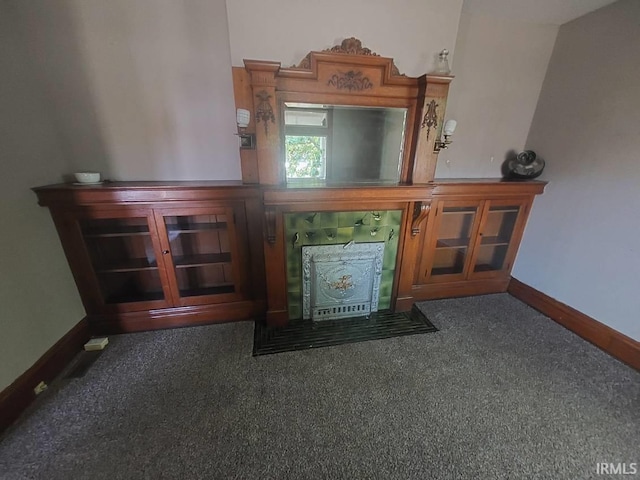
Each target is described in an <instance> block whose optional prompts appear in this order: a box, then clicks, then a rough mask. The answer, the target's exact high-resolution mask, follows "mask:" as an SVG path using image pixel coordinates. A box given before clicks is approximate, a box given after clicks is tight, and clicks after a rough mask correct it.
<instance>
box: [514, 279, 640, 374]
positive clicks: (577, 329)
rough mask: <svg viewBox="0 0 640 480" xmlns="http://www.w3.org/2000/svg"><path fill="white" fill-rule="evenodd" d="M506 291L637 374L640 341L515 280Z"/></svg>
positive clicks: (639, 360)
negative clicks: (629, 367)
mask: <svg viewBox="0 0 640 480" xmlns="http://www.w3.org/2000/svg"><path fill="white" fill-rule="evenodd" d="M507 291H508V292H509V293H510V294H511V295H513V296H514V297H516V298H517V299H518V300H521V301H522V302H524V303H526V304H527V305H529V306H531V307H533V308H535V309H536V310H538V311H539V312H542V313H544V314H545V315H547V316H548V317H549V318H551V319H552V320H554V321H556V322H557V323H559V324H560V325H562V326H563V327H565V328H567V329H569V330H571V331H572V332H573V333H575V334H576V335H579V336H580V337H582V338H584V339H585V340H587V341H588V342H590V343H592V344H594V345H595V346H596V347H598V348H600V349H601V350H604V351H605V352H607V353H608V354H609V355H611V356H612V357H615V358H617V359H618V360H620V361H621V362H624V363H626V364H627V365H629V366H631V367H633V368H635V369H636V370H639V371H640V342H637V341H636V340H634V339H632V338H630V337H627V336H626V335H624V334H622V333H620V332H618V331H617V330H614V329H613V328H611V327H608V326H607V325H605V324H604V323H600V322H599V321H597V320H596V319H594V318H591V317H590V316H588V315H585V314H584V313H582V312H580V311H578V310H576V309H575V308H572V307H570V306H568V305H565V304H564V303H562V302H559V301H558V300H556V299H554V298H551V297H550V296H548V295H545V294H544V293H542V292H540V291H538V290H536V289H535V288H533V287H530V286H529V285H527V284H525V283H522V282H521V281H519V280H516V279H515V278H511V281H510V282H509V289H508V290H507Z"/></svg>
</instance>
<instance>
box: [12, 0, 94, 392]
mask: <svg viewBox="0 0 640 480" xmlns="http://www.w3.org/2000/svg"><path fill="white" fill-rule="evenodd" d="M24 6H25V2H21V1H18V0H16V1H3V2H0V65H2V81H0V146H1V147H0V165H1V166H2V175H0V218H2V228H0V306H1V307H0V391H1V390H2V389H4V388H5V387H6V386H8V385H9V384H10V383H12V382H13V381H14V380H15V379H16V378H17V377H18V376H19V375H21V374H22V373H23V372H24V371H25V370H27V369H28V368H29V367H31V365H33V363H34V362H35V361H36V360H37V359H38V358H39V357H40V356H41V355H42V354H43V353H44V352H46V351H47V349H49V347H51V346H52V345H53V344H54V343H55V342H56V341H58V339H60V338H61V337H62V336H63V335H64V334H65V333H67V332H68V331H69V330H70V329H71V327H73V326H74V325H75V324H76V323H78V322H79V321H80V320H81V319H82V318H83V317H84V310H83V308H82V305H81V303H80V299H79V297H78V294H77V291H76V288H75V284H74V282H73V278H72V277H71V272H70V271H69V267H68V266H67V262H66V260H65V257H64V253H63V252H62V248H61V246H60V242H59V241H58V236H57V234H56V230H55V227H54V226H53V222H52V221H51V217H50V216H49V212H48V211H47V210H46V209H44V208H42V207H39V206H38V205H37V200H36V196H35V195H34V194H33V192H31V190H30V188H31V187H34V186H37V185H42V184H47V183H54V182H59V181H60V180H61V177H60V174H61V173H62V172H65V171H68V169H69V162H68V161H67V156H66V154H65V151H64V150H65V149H64V145H63V143H62V142H61V141H60V136H59V135H58V131H57V127H56V123H55V120H54V118H53V117H52V115H51V108H50V105H49V103H48V100H47V98H46V96H45V95H44V94H43V85H42V84H41V83H40V82H39V80H38V76H37V75H36V74H35V69H34V67H33V64H32V63H31V61H30V60H29V56H28V53H27V50H26V48H25V46H26V44H27V41H28V40H27V39H28V36H27V32H26V31H25V30H24V27H25V23H24V13H25V10H24Z"/></svg>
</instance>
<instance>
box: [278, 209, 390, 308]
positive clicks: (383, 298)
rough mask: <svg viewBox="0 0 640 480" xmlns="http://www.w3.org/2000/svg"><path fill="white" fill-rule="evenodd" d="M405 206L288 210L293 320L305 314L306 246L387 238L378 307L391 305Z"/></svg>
mask: <svg viewBox="0 0 640 480" xmlns="http://www.w3.org/2000/svg"><path fill="white" fill-rule="evenodd" d="M401 222H402V210H380V211H360V212H301V213H299V212H296V213H285V214H284V225H285V227H284V228H285V239H286V241H287V256H286V258H287V301H288V304H289V320H297V319H299V318H302V247H303V246H306V245H332V244H345V243H348V242H350V241H351V240H353V241H354V242H356V243H365V242H366V243H370V242H385V246H384V260H383V263H382V279H381V282H380V299H379V302H378V309H379V310H385V309H388V308H389V307H390V306H391V290H392V289H393V276H394V273H395V270H396V257H397V255H398V238H399V236H400V235H399V234H400V224H401Z"/></svg>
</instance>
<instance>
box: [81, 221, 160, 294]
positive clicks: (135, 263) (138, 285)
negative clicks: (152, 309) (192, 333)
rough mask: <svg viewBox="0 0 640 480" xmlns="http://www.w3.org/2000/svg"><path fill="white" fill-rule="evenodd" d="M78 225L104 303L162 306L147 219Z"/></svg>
mask: <svg viewBox="0 0 640 480" xmlns="http://www.w3.org/2000/svg"><path fill="white" fill-rule="evenodd" d="M79 225H80V230H81V232H82V236H83V240H84V243H85V246H86V249H87V253H88V255H89V259H90V261H91V265H92V267H93V271H94V273H95V276H96V279H97V282H98V285H99V288H100V293H101V295H102V302H103V303H104V304H108V305H115V304H131V303H134V302H145V304H148V302H158V301H161V302H162V304H164V303H165V302H164V300H165V294H164V291H163V285H162V283H163V282H162V278H163V274H162V272H161V271H160V269H159V267H158V259H157V257H156V251H157V250H156V249H155V248H154V243H153V236H152V232H151V229H150V227H149V218H148V217H146V216H140V217H126V218H82V219H79ZM147 306H149V305H147ZM162 306H164V305H162Z"/></svg>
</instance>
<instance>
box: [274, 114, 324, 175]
mask: <svg viewBox="0 0 640 480" xmlns="http://www.w3.org/2000/svg"><path fill="white" fill-rule="evenodd" d="M329 118H330V111H328V110H323V109H318V108H304V107H303V108H291V109H289V108H287V109H286V110H285V112H284V124H285V142H284V145H285V157H286V158H285V169H286V172H287V179H292V178H301V179H302V178H307V179H312V178H313V179H323V180H324V179H326V176H327V145H328V135H329V128H328V127H329Z"/></svg>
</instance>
